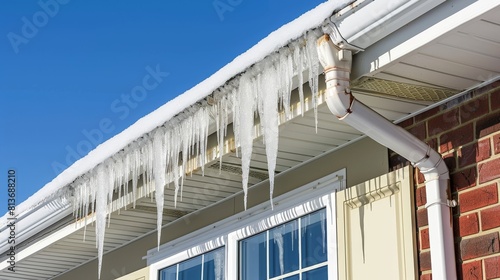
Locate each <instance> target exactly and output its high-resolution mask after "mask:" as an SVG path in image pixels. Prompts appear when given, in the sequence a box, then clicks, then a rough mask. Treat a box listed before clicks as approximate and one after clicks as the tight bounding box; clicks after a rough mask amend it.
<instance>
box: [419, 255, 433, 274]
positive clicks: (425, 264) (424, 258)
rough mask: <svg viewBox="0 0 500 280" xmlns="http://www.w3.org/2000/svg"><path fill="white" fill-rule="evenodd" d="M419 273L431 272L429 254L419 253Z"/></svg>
mask: <svg viewBox="0 0 500 280" xmlns="http://www.w3.org/2000/svg"><path fill="white" fill-rule="evenodd" d="M419 265H420V271H426V270H431V252H430V251H427V252H423V253H420V256H419Z"/></svg>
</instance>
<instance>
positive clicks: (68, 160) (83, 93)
mask: <svg viewBox="0 0 500 280" xmlns="http://www.w3.org/2000/svg"><path fill="white" fill-rule="evenodd" d="M321 2H324V1H321V0H196V1H189V0H188V1H167V0H144V1H128V0H123V1H106V0H101V1H94V0H86V1H77V0H39V1H15V0H8V1H5V2H3V5H2V9H0V19H1V24H0V35H1V36H0V96H1V101H0V106H1V109H0V177H2V176H3V178H4V179H3V180H2V181H3V182H4V183H3V184H1V185H2V188H1V189H0V206H1V208H0V216H3V214H4V213H6V212H7V207H6V205H7V172H8V170H9V169H14V170H16V174H17V179H18V181H17V192H16V195H17V197H16V198H17V203H18V204H19V203H20V202H22V201H24V200H25V199H27V198H28V197H29V196H31V195H32V194H34V193H35V192H36V191H37V190H38V189H40V188H42V187H43V186H44V185H45V184H46V183H48V182H50V181H51V180H52V179H54V178H55V177H56V176H57V175H58V174H59V173H60V172H61V171H62V170H63V169H64V168H66V167H68V166H69V165H71V164H72V163H73V162H75V161H76V160H77V159H78V158H80V157H83V156H85V155H86V154H87V153H88V152H89V151H90V149H93V148H95V147H96V146H97V145H98V144H99V143H101V142H103V141H105V140H107V139H109V138H111V137H112V136H114V135H116V134H118V133H119V132H121V131H122V130H124V129H125V128H127V127H128V126H130V125H131V124H133V123H134V122H136V121H137V120H138V119H139V118H141V117H142V116H144V115H146V114H148V113H149V112H151V111H153V110H155V109H156V108H158V107H160V106H161V105H162V104H164V103H166V102H168V101H169V100H171V99H173V98H174V97H175V96H177V95H179V94H181V93H183V92H184V91H186V90H187V89H189V88H191V87H193V86H194V85H196V84H198V83H199V82H201V81H202V80H204V79H205V78H207V77H209V76H210V75H211V74H213V73H214V72H215V71H217V70H218V69H220V68H221V67H223V66H224V65H226V64H227V63H229V62H230V61H231V60H232V59H234V58H235V57H236V56H238V55H239V54H241V53H243V52H244V51H246V50H247V49H249V48H250V47H252V46H253V45H254V44H256V43H257V42H258V41H260V40H261V39H263V38H264V37H266V36H267V35H268V34H269V33H270V32H272V31H274V30H275V29H277V28H279V27H280V26H282V25H283V24H285V23H287V22H289V21H291V20H293V19H295V18H296V17H298V16H299V15H301V14H303V13H305V12H306V11H308V10H310V9H312V8H314V7H316V6H317V5H318V4H320V3H321ZM148 75H149V76H150V77H152V78H149V79H148V80H147V81H146V83H147V86H144V85H145V84H144V83H145V81H144V78H145V77H147V76H148ZM137 86H144V87H147V88H148V89H147V91H146V92H145V93H143V94H142V95H141V96H137V95H136V97H137V98H135V99H133V98H130V97H131V93H132V90H133V89H134V88H135V87H137ZM89 143H90V145H89Z"/></svg>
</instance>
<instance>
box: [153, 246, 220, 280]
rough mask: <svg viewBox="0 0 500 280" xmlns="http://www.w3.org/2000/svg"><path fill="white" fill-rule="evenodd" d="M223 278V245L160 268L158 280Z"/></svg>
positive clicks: (212, 279)
mask: <svg viewBox="0 0 500 280" xmlns="http://www.w3.org/2000/svg"><path fill="white" fill-rule="evenodd" d="M194 279H200V280H224V247H222V248H219V249H217V250H214V251H211V252H208V253H205V254H201V255H199V256H197V257H194V258H191V259H188V260H185V261H183V262H180V263H177V264H174V265H172V266H169V267H167V268H164V269H162V270H160V280H194Z"/></svg>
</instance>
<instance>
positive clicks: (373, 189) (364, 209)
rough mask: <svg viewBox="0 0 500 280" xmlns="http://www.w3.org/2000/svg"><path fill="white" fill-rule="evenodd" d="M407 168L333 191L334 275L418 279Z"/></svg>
mask: <svg viewBox="0 0 500 280" xmlns="http://www.w3.org/2000/svg"><path fill="white" fill-rule="evenodd" d="M411 171H412V170H411V169H410V168H408V167H406V168H404V169H400V170H397V171H394V172H391V173H389V174H387V175H383V176H380V177H378V178H375V179H372V180H369V181H366V182H364V183H361V184H358V185H355V186H353V187H351V188H348V189H346V190H344V191H341V192H339V193H338V195H337V202H338V203H337V205H338V206H337V208H338V209H337V210H338V213H337V219H338V246H339V276H340V277H339V279H350V280H357V279H388V280H391V279H393V280H414V279H418V275H417V265H416V264H417V261H416V236H415V232H416V231H415V222H414V221H415V217H414V211H413V209H414V203H413V201H414V200H413V186H412V176H413V175H412V172H411Z"/></svg>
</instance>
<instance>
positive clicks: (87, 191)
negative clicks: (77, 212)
mask: <svg viewBox="0 0 500 280" xmlns="http://www.w3.org/2000/svg"><path fill="white" fill-rule="evenodd" d="M83 188H84V197H85V199H84V202H83V203H84V204H83V207H84V215H85V218H84V221H83V222H84V224H83V241H84V242H85V237H86V234H87V216H88V215H89V199H91V201H94V200H93V196H92V194H91V193H92V190H91V187H90V180H86V181H85V182H84V187H83Z"/></svg>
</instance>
